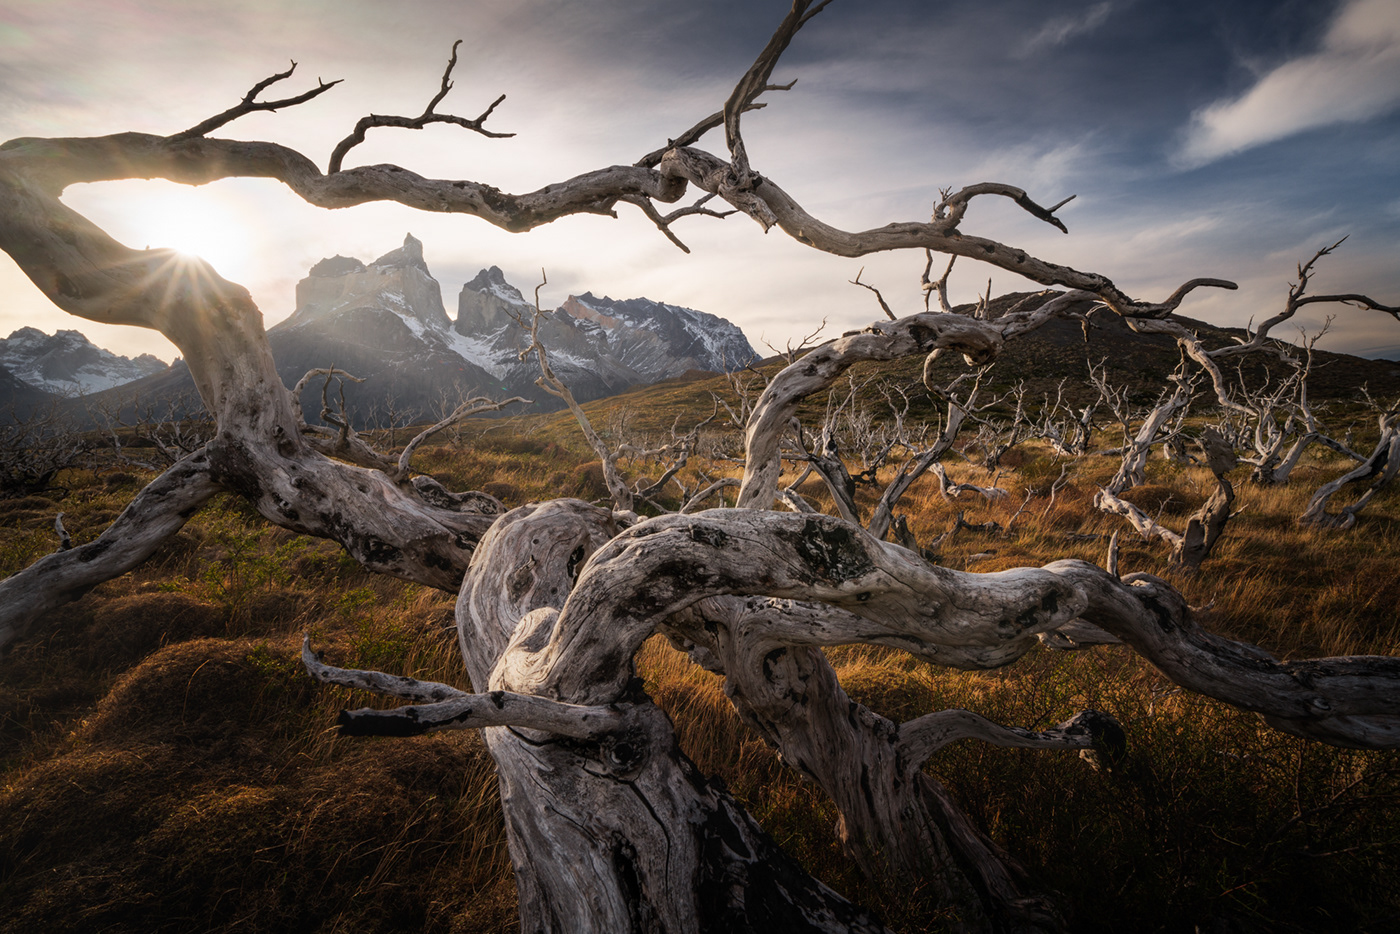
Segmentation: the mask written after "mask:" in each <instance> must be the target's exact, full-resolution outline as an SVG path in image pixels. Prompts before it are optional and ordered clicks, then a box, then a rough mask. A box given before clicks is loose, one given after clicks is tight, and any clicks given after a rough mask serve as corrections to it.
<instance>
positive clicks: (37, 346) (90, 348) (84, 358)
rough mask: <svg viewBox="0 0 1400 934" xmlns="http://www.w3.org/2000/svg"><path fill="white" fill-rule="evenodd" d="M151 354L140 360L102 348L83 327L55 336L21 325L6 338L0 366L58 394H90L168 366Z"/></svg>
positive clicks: (0, 348) (0, 351) (0, 342)
mask: <svg viewBox="0 0 1400 934" xmlns="http://www.w3.org/2000/svg"><path fill="white" fill-rule="evenodd" d="M165 367H166V365H165V364H164V363H162V362H161V361H160V360H158V359H156V358H155V357H153V356H151V355H150V354H141V355H140V356H139V357H137V358H135V359H134V360H133V359H132V358H130V357H119V356H117V355H116V354H114V353H112V352H111V351H110V350H104V349H102V348H101V347H98V346H97V345H96V344H94V343H92V341H90V340H88V339H87V338H86V337H85V336H84V335H83V334H82V333H81V332H79V331H59V332H58V333H57V334H53V335H49V334H45V333H44V332H43V331H40V330H39V329H38V328H20V329H19V330H18V331H15V332H14V333H12V334H11V335H10V336H9V337H7V338H5V339H4V340H0V368H3V369H4V370H6V371H7V372H8V374H9V376H10V377H11V378H12V379H14V380H18V381H19V382H21V383H23V384H25V385H26V386H28V387H29V388H30V389H31V390H38V391H40V392H44V393H50V394H52V395H56V396H63V397H70V396H85V395H89V394H91V393H95V392H101V391H102V390H104V389H112V388H113V387H116V386H120V385H123V384H124V383H130V382H132V381H133V380H138V379H140V378H142V377H143V376H150V375H151V374H153V373H159V372H161V371H162V370H164V369H165Z"/></svg>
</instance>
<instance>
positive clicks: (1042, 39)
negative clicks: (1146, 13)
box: [1021, 0, 1113, 55]
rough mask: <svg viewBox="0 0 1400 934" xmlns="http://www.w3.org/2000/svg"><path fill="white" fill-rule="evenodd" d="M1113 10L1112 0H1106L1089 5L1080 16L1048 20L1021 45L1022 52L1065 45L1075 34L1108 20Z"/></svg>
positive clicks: (1081, 33) (1023, 53) (1094, 27)
mask: <svg viewBox="0 0 1400 934" xmlns="http://www.w3.org/2000/svg"><path fill="white" fill-rule="evenodd" d="M1112 12H1113V3H1112V0H1104V2H1103V3H1096V4H1094V5H1093V6H1091V7H1089V9H1087V10H1085V11H1084V12H1083V13H1082V14H1080V15H1079V16H1056V17H1054V18H1052V19H1050V20H1047V21H1046V23H1045V25H1044V26H1041V27H1040V31H1039V32H1037V33H1036V34H1035V35H1033V36H1031V37H1030V38H1029V39H1027V40H1026V44H1025V45H1023V46H1022V47H1021V54H1022V55H1030V54H1032V53H1035V52H1041V51H1044V50H1045V49H1049V48H1054V47H1055V46H1058V45H1064V44H1065V43H1066V42H1068V41H1069V40H1071V39H1073V38H1074V37H1075V36H1082V35H1084V34H1085V33H1090V32H1093V31H1094V30H1095V29H1098V28H1099V27H1100V26H1102V25H1103V24H1104V22H1106V21H1107V20H1108V16H1109V14H1110V13H1112Z"/></svg>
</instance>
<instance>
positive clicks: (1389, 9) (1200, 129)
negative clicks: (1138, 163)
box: [1176, 0, 1400, 167]
mask: <svg viewBox="0 0 1400 934" xmlns="http://www.w3.org/2000/svg"><path fill="white" fill-rule="evenodd" d="M1396 106H1400V0H1350V2H1348V3H1346V4H1345V5H1344V6H1343V7H1342V9H1341V11H1340V12H1339V14H1338V16H1337V19H1336V20H1335V21H1334V22H1333V23H1332V25H1331V27H1329V28H1328V30H1327V34H1326V35H1325V36H1324V37H1323V40H1322V47H1321V48H1320V49H1319V50H1318V51H1316V52H1313V53H1311V54H1308V55H1303V56H1301V57H1299V58H1295V59H1292V60H1290V61H1287V62H1285V63H1283V64H1282V65H1279V66H1278V67H1277V68H1274V69H1273V70H1272V71H1269V72H1267V73H1265V74H1264V75H1262V76H1261V77H1260V78H1259V80H1258V81H1257V82H1256V83H1255V85H1254V86H1253V87H1252V88H1250V89H1249V90H1248V91H1246V92H1245V93H1244V94H1243V95H1241V96H1239V97H1237V98H1234V99H1228V100H1220V101H1216V102H1215V103H1213V104H1210V105H1209V106H1207V107H1205V108H1203V109H1201V110H1199V111H1197V112H1196V113H1195V114H1194V115H1193V116H1192V118H1191V123H1190V125H1189V126H1188V128H1187V131H1186V138H1185V142H1184V144H1183V145H1182V147H1181V149H1180V151H1179V152H1178V153H1177V156H1176V159H1177V162H1178V163H1179V164H1181V165H1183V166H1187V167H1196V166H1200V165H1204V164H1206V163H1207V162H1212V161H1214V160H1216V159H1219V158H1221V157H1223V156H1228V155H1230V154H1232V153H1236V152H1240V151H1242V150H1245V149H1249V148H1251V147H1253V146H1258V145H1261V144H1263V143H1268V142H1272V141H1274V140H1278V139H1283V138H1284V137H1286V136H1291V135H1293V134H1294V133H1299V132H1301V131H1303V130H1310V129H1314V128H1316V127H1323V126H1329V125H1332V124H1337V123H1347V122H1356V121H1361V120H1368V119H1370V118H1372V117H1376V116H1379V115H1381V114H1384V113H1386V112H1387V111H1390V110H1391V109H1393V108H1395V107H1396Z"/></svg>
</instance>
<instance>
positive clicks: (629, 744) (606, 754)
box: [598, 729, 651, 777]
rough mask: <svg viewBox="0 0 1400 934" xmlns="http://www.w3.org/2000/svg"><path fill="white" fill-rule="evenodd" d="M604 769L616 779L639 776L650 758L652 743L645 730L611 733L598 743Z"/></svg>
mask: <svg viewBox="0 0 1400 934" xmlns="http://www.w3.org/2000/svg"><path fill="white" fill-rule="evenodd" d="M598 750H599V753H600V760H601V762H602V764H603V769H604V770H605V771H606V772H607V773H608V774H609V775H613V776H616V777H628V776H632V775H635V774H637V773H638V772H640V771H641V770H642V766H644V765H646V763H647V759H648V758H650V751H651V741H650V738H649V737H648V736H647V734H646V733H645V732H644V731H643V730H639V729H629V730H620V731H618V732H616V733H609V734H608V735H607V736H604V737H603V738H602V739H601V740H599V741H598Z"/></svg>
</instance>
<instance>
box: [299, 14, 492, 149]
mask: <svg viewBox="0 0 1400 934" xmlns="http://www.w3.org/2000/svg"><path fill="white" fill-rule="evenodd" d="M461 44H462V40H461V39H458V40H457V41H456V42H454V43H452V56H451V57H450V58H449V59H448V60H447V69H446V70H445V71H444V72H443V73H442V85H441V87H439V88H438V92H437V94H435V95H434V96H433V99H432V100H430V101H428V106H427V107H425V108H424V109H423V112H422V113H421V114H419V115H418V116H416V117H391V116H385V115H382V114H370V115H369V116H367V117H361V118H360V120H359V122H358V123H356V124H355V131H354V132H353V133H351V134H350V135H349V136H347V137H345V139H343V140H341V141H340V142H339V143H337V144H336V147H335V149H334V150H333V151H332V152H331V159H330V164H329V166H328V167H327V169H326V172H327V173H328V174H330V175H334V174H336V173H337V172H339V171H340V166H341V164H342V163H343V162H344V161H345V156H346V154H347V153H348V152H350V150H351V149H353V148H355V147H356V146H358V145H360V144H361V143H363V142H364V141H365V134H366V133H367V132H368V131H369V130H370V129H371V128H373V127H380V126H392V127H400V128H401V129H405V130H421V129H423V127H425V126H428V125H429V124H432V123H450V124H452V125H453V126H459V127H462V128H464V129H468V130H471V131H472V132H474V133H480V134H481V135H482V136H485V137H489V138H490V139H505V138H507V137H510V136H514V135H515V134H514V133H496V132H494V131H492V130H488V129H486V126H485V124H486V120H487V119H488V118H489V117H490V116H491V114H492V113H494V112H495V110H496V108H497V107H499V106H500V104H501V102H502V101H504V100H505V99H506V96H505V95H504V94H502V95H501V96H500V97H498V98H496V99H495V100H494V101H492V102H491V105H490V106H489V107H487V108H486V109H485V110H483V111H482V112H481V114H480V115H479V116H477V117H476V118H475V119H473V120H468V119H467V118H466V117H458V116H455V115H453V114H440V113H438V112H437V111H436V110H435V109H434V108H436V107H437V105H438V104H440V103H442V99H443V98H444V97H446V96H447V92H448V91H450V90H452V86H453V84H452V69H453V68H456V67H457V47H458V46H459V45H461Z"/></svg>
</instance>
